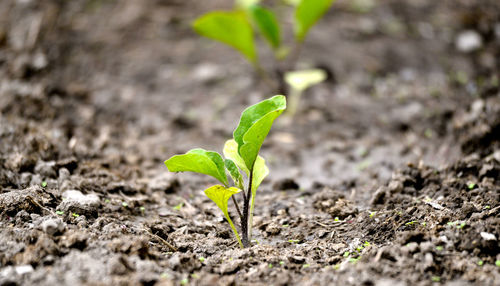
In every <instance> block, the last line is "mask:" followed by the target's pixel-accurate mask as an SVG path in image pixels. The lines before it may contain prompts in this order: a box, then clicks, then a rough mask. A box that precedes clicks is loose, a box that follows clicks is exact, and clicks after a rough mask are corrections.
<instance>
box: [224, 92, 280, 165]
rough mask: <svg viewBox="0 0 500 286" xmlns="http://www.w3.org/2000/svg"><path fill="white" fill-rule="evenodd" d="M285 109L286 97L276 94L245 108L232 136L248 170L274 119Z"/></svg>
mask: <svg viewBox="0 0 500 286" xmlns="http://www.w3.org/2000/svg"><path fill="white" fill-rule="evenodd" d="M285 109H286V98H285V97H284V96H283V95H276V96H273V97H272V98H269V99H266V100H264V101H261V102H259V103H257V104H255V105H252V106H250V107H248V108H247V109H245V110H244V111H243V113H242V114H241V118H240V123H239V125H238V127H237V128H236V130H234V133H233V137H234V139H235V141H236V142H237V143H238V153H239V155H240V156H241V158H243V161H244V162H245V165H246V167H247V169H248V170H250V171H251V170H253V167H254V163H255V159H256V158H257V155H258V153H259V151H260V147H261V146H262V143H263V142H264V139H265V138H266V136H267V134H268V133H269V131H270V130H271V125H272V124H273V122H274V120H275V119H276V118H277V117H278V116H279V115H280V114H281V113H282V112H283V111H284V110H285Z"/></svg>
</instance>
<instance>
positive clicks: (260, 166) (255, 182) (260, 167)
mask: <svg viewBox="0 0 500 286" xmlns="http://www.w3.org/2000/svg"><path fill="white" fill-rule="evenodd" d="M267 175H269V168H267V166H266V161H265V160H264V158H262V157H261V156H257V159H256V160H255V165H254V167H253V176H252V192H254V193H253V194H252V200H253V198H255V194H256V193H255V191H257V188H258V187H259V186H260V183H262V181H263V180H264V178H265V177H267Z"/></svg>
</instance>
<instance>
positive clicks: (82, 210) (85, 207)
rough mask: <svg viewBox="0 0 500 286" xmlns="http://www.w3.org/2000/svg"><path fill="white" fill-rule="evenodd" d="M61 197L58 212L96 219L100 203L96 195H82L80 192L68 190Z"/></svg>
mask: <svg viewBox="0 0 500 286" xmlns="http://www.w3.org/2000/svg"><path fill="white" fill-rule="evenodd" d="M62 197H63V201H62V202H61V203H60V204H59V205H58V206H57V210H58V211H63V212H65V213H76V214H78V215H85V216H87V217H89V216H91V217H97V209H98V208H99V206H100V201H99V197H98V196H97V195H96V194H88V195H84V194H82V193H81V192H80V191H77V190H69V191H65V192H64V193H63V195H62Z"/></svg>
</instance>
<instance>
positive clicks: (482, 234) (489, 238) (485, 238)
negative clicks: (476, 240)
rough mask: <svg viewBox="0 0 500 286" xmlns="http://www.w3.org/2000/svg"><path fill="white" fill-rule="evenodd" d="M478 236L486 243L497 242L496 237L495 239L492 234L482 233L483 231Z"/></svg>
mask: <svg viewBox="0 0 500 286" xmlns="http://www.w3.org/2000/svg"><path fill="white" fill-rule="evenodd" d="M480 235H481V237H482V238H483V239H484V240H486V241H488V240H497V237H496V236H495V235H494V234H493V233H489V232H484V231H482V232H481V233H480Z"/></svg>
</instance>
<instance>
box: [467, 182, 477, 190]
mask: <svg viewBox="0 0 500 286" xmlns="http://www.w3.org/2000/svg"><path fill="white" fill-rule="evenodd" d="M475 187H476V184H475V183H469V184H468V185H467V188H469V190H472V189H474V188H475Z"/></svg>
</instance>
